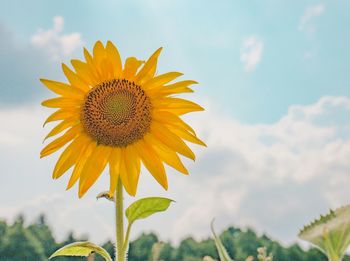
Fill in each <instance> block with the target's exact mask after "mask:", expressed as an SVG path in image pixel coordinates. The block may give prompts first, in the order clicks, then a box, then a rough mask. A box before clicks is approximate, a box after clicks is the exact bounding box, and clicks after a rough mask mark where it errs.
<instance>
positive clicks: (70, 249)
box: [49, 242, 112, 261]
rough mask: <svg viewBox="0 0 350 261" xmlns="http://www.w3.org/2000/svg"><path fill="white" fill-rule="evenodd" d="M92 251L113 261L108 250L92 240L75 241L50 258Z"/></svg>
mask: <svg viewBox="0 0 350 261" xmlns="http://www.w3.org/2000/svg"><path fill="white" fill-rule="evenodd" d="M91 253H97V254H100V255H101V256H102V257H103V258H104V259H105V260H107V261H112V258H111V257H110V255H109V254H108V252H107V251H106V250H105V249H103V248H102V247H99V246H97V245H95V244H93V243H90V242H75V243H72V244H69V245H66V246H64V247H62V248H60V249H58V250H57V251H56V252H55V253H53V254H52V255H51V256H50V258H49V259H51V258H53V257H57V256H89V255H90V254H91Z"/></svg>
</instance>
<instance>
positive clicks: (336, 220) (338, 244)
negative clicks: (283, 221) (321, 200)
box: [299, 205, 350, 261]
mask: <svg viewBox="0 0 350 261" xmlns="http://www.w3.org/2000/svg"><path fill="white" fill-rule="evenodd" d="M299 237H300V238H301V239H303V240H306V241H309V242H310V243H312V244H313V245H315V246H316V247H318V248H319V249H321V251H322V252H323V253H325V254H326V255H327V256H328V258H329V260H332V261H333V260H341V259H342V257H343V255H344V253H345V251H346V249H347V248H348V247H349V245H350V205H347V206H344V207H341V208H338V209H336V210H330V212H329V213H328V214H327V215H325V216H321V217H320V218H319V219H317V220H314V221H313V222H311V223H310V224H309V225H307V226H305V227H304V228H303V229H302V230H301V231H300V233H299Z"/></svg>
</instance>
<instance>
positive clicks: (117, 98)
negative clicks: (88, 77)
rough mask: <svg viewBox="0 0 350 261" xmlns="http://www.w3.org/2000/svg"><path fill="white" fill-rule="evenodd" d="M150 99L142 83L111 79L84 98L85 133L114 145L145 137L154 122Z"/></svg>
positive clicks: (82, 119)
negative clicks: (141, 85) (142, 87)
mask: <svg viewBox="0 0 350 261" xmlns="http://www.w3.org/2000/svg"><path fill="white" fill-rule="evenodd" d="M151 120H152V117H151V102H150V99H149V97H148V96H147V95H146V94H145V92H144V91H143V90H142V89H141V87H140V86H138V85H136V84H135V83H133V82H130V81H128V80H120V79H118V80H116V79H113V80H108V81H105V82H102V83H100V84H98V85H96V86H95V87H94V88H92V89H91V90H90V91H89V93H88V94H87V95H86V97H85V102H84V105H83V107H82V112H81V122H82V125H83V126H84V129H85V131H86V133H87V134H88V135H89V136H90V137H92V138H93V139H94V140H96V141H97V143H98V144H103V145H107V146H113V147H126V146H128V145H130V144H132V143H134V142H135V141H137V140H139V139H142V138H143V136H144V135H145V134H146V133H147V132H148V131H149V129H150V125H151Z"/></svg>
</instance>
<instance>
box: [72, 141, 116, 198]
mask: <svg viewBox="0 0 350 261" xmlns="http://www.w3.org/2000/svg"><path fill="white" fill-rule="evenodd" d="M111 150H112V148H111V147H109V146H103V145H99V146H97V147H96V148H95V150H94V151H93V152H92V153H91V155H90V157H89V160H88V161H87V162H86V164H85V165H84V168H83V169H82V174H81V175H80V180H79V197H82V196H84V194H85V193H86V191H88V190H89V188H90V187H91V186H92V185H93V184H94V183H95V182H96V180H97V179H98V177H99V176H100V175H101V174H102V172H103V170H104V168H105V167H106V164H107V162H108V159H109V155H110V153H111Z"/></svg>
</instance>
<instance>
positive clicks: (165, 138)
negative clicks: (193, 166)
mask: <svg viewBox="0 0 350 261" xmlns="http://www.w3.org/2000/svg"><path fill="white" fill-rule="evenodd" d="M151 133H152V134H154V136H156V137H157V138H158V139H159V140H160V141H161V142H163V143H164V144H165V145H166V146H168V147H169V148H170V149H173V150H174V151H177V152H178V153H180V154H182V155H184V156H185V157H187V158H190V159H192V160H195V155H194V153H193V152H192V150H191V149H190V148H189V147H188V146H187V145H186V143H185V142H183V141H182V139H181V138H179V137H178V136H177V135H175V134H174V133H173V132H171V131H170V130H169V129H168V128H167V127H165V126H164V125H163V124H159V123H157V122H154V123H153V124H152V126H151Z"/></svg>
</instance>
